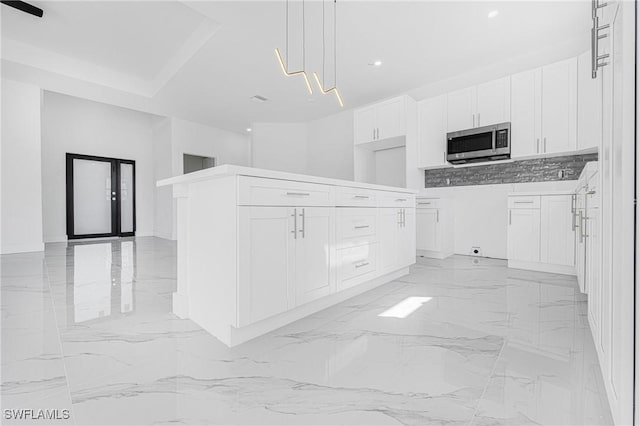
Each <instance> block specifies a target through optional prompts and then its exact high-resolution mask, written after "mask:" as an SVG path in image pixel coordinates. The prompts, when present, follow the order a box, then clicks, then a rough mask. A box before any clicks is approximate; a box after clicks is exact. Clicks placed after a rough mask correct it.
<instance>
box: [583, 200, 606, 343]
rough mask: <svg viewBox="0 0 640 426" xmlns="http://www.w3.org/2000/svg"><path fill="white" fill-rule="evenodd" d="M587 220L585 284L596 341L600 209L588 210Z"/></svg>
mask: <svg viewBox="0 0 640 426" xmlns="http://www.w3.org/2000/svg"><path fill="white" fill-rule="evenodd" d="M587 218H588V219H587V256H586V259H587V260H586V282H587V291H588V293H589V298H588V306H589V317H590V319H591V326H592V327H593V328H594V329H593V330H592V333H593V336H594V339H596V338H597V337H598V336H599V335H600V333H599V330H600V329H599V327H600V301H601V300H602V294H601V288H600V226H599V223H600V209H598V208H593V209H589V210H588V211H587ZM595 343H596V345H598V344H599V343H600V342H599V341H598V340H596V342H595Z"/></svg>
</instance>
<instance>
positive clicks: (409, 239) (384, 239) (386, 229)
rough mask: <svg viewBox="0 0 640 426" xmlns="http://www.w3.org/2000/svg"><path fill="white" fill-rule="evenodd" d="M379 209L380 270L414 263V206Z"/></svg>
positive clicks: (386, 270)
mask: <svg viewBox="0 0 640 426" xmlns="http://www.w3.org/2000/svg"><path fill="white" fill-rule="evenodd" d="M379 211H380V215H379V221H378V223H379V227H378V244H379V250H380V262H379V264H380V272H381V273H386V272H388V271H391V270H395V269H398V268H402V267H406V266H409V265H411V264H413V263H415V258H416V234H415V221H416V211H415V208H400V209H398V208H381V209H379Z"/></svg>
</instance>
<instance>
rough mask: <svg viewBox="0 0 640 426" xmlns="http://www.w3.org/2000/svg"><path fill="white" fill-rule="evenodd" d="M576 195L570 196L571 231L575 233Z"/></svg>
mask: <svg viewBox="0 0 640 426" xmlns="http://www.w3.org/2000/svg"><path fill="white" fill-rule="evenodd" d="M577 197H578V196H577V195H576V194H571V229H572V230H573V231H575V229H576V202H577V200H576V199H577Z"/></svg>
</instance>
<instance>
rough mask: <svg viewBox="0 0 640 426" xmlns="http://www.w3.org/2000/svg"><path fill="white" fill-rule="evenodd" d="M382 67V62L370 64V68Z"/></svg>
mask: <svg viewBox="0 0 640 426" xmlns="http://www.w3.org/2000/svg"><path fill="white" fill-rule="evenodd" d="M380 65H382V61H373V62H369V66H370V67H379V66H380Z"/></svg>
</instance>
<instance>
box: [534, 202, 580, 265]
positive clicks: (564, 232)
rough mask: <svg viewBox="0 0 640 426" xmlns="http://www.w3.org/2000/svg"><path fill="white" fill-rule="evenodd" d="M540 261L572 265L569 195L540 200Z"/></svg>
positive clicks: (572, 241)
mask: <svg viewBox="0 0 640 426" xmlns="http://www.w3.org/2000/svg"><path fill="white" fill-rule="evenodd" d="M540 211H541V215H542V217H541V221H540V235H541V237H540V242H541V247H540V261H541V262H544V263H552V264H555V265H567V266H573V265H574V233H573V227H572V218H571V196H570V195H548V196H543V197H541V200H540Z"/></svg>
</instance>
